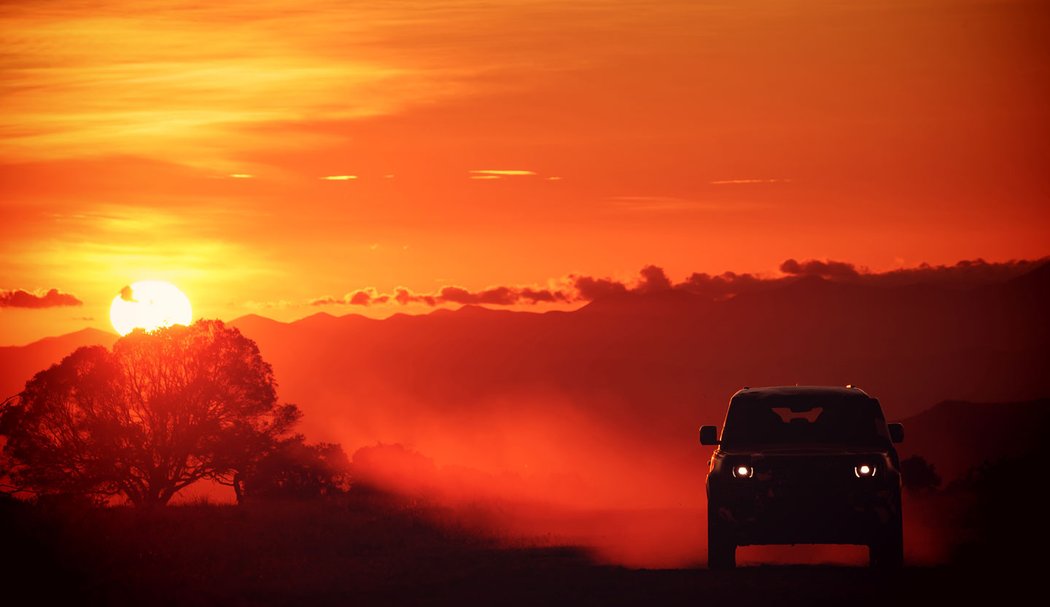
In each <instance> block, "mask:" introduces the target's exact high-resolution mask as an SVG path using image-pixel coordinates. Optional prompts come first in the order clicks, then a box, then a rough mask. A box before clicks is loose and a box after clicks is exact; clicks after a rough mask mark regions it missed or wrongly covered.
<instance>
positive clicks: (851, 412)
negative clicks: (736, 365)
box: [700, 386, 904, 569]
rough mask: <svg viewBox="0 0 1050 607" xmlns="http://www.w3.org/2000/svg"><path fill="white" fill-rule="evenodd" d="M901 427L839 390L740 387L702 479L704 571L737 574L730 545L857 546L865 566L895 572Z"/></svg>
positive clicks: (707, 436)
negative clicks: (865, 550) (864, 551)
mask: <svg viewBox="0 0 1050 607" xmlns="http://www.w3.org/2000/svg"><path fill="white" fill-rule="evenodd" d="M903 440H904V428H903V426H901V425H900V424H887V423H886V419H885V417H884V416H883V413H882V407H881V406H880V405H879V401H878V400H877V399H875V398H872V397H871V396H868V394H867V393H865V392H864V391H863V390H861V389H859V388H856V387H853V386H846V387H845V388H842V387H824V386H780V387H768V388H744V389H742V390H739V391H737V393H736V394H734V395H733V398H732V399H731V400H730V402H729V410H728V412H727V413H726V418H725V424H724V425H723V428H722V434H721V437H719V435H718V428H717V427H715V426H704V427H702V428H701V429H700V442H701V444H704V445H717V448H716V449H715V451H714V453H713V454H712V455H711V460H710V464H709V469H708V474H707V522H708V527H707V545H708V565H709V567H711V568H712V569H722V568H731V567H735V566H736V548H737V546H749V545H756V544H859V545H866V546H868V547H869V555H870V561H871V564H872V566H880V567H899V566H900V565H901V564H902V562H903V555H904V538H903V531H902V519H901V478H900V472H899V469H900V461H899V458H898V456H897V450H896V449H895V448H894V447H893V444H894V443H899V442H901V441H903Z"/></svg>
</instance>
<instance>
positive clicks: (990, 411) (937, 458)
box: [900, 398, 1050, 485]
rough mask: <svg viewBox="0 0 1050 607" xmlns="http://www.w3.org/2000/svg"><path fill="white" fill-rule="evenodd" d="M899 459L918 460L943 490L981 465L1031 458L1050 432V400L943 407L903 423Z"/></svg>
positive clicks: (941, 405) (949, 403) (942, 405)
mask: <svg viewBox="0 0 1050 607" xmlns="http://www.w3.org/2000/svg"><path fill="white" fill-rule="evenodd" d="M904 428H905V438H906V440H905V442H904V443H903V444H902V445H901V448H900V453H901V456H902V457H907V456H909V455H921V456H923V457H924V458H926V460H927V461H928V462H930V463H932V464H933V465H934V466H935V467H936V469H937V472H938V474H940V475H941V478H942V479H943V480H944V483H945V484H946V485H947V484H948V483H950V482H951V481H953V480H956V479H958V478H960V477H962V476H963V475H965V474H966V473H967V472H968V471H969V470H971V469H972V468H974V467H976V466H979V465H981V464H982V463H984V462H986V461H995V460H1000V459H1012V458H1016V457H1020V456H1023V455H1029V454H1032V453H1035V452H1036V451H1037V450H1040V449H1041V445H1042V444H1043V443H1044V442H1045V438H1046V431H1047V428H1050V399H1045V398H1044V399H1040V400H1035V401H1029V402H1023V403H992V404H987V403H966V402H944V403H940V404H938V405H936V406H934V407H932V408H930V409H929V410H927V411H923V412H922V413H919V414H918V415H915V416H914V417H910V418H908V419H906V420H904Z"/></svg>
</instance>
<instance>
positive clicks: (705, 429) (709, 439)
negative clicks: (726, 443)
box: [700, 426, 718, 445]
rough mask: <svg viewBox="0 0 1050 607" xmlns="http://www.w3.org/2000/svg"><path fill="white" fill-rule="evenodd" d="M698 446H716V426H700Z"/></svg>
mask: <svg viewBox="0 0 1050 607" xmlns="http://www.w3.org/2000/svg"><path fill="white" fill-rule="evenodd" d="M700 444H701V445H717V444H718V426H700Z"/></svg>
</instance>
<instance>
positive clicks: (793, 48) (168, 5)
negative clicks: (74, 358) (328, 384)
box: [0, 0, 1050, 344]
mask: <svg viewBox="0 0 1050 607" xmlns="http://www.w3.org/2000/svg"><path fill="white" fill-rule="evenodd" d="M1047 40H1050V8H1048V5H1047V3H1046V2H1043V1H1040V0H1036V1H1032V2H1026V1H1009V0H1002V1H979V0H970V1H964V0H884V1H875V2H841V1H837V0H836V1H831V0H810V1H807V2H787V1H784V0H725V1H721V2H709V1H699V0H688V1H686V0H683V1H664V2H649V1H646V2H642V1H638V2H634V1H608V0H606V1H601V0H591V1H587V0H583V1H577V2H572V3H567V2H550V1H540V0H517V1H512V0H503V1H498V2H484V1H478V2H450V1H442V0H428V1H399V2H389V1H386V2H339V1H335V0H332V1H314V2H310V1H303V0H253V1H252V2H241V1H239V0H238V1H226V2H200V3H190V2H175V1H166V0H143V1H138V2H126V3H118V2H90V1H71V0H55V1H50V0H49V1H37V0H25V1H21V2H7V3H4V4H3V5H2V6H0V213H2V216H0V217H2V221H0V236H2V239H0V248H2V254H0V290H2V291H3V292H4V293H5V294H6V295H5V296H4V299H3V301H4V302H13V301H16V300H18V297H15V295H16V294H17V293H14V292H16V291H17V290H24V291H27V292H29V293H30V294H33V295H35V296H38V297H36V298H35V299H33V298H29V299H32V300H33V301H35V302H37V304H32V302H31V305H36V307H25V306H22V305H14V304H11V305H9V304H8V303H5V304H4V306H3V307H2V309H0V344H18V343H25V342H28V341H31V340H34V339H39V338H41V337H44V336H47V335H58V334H62V333H66V332H69V331H74V330H77V329H80V328H83V327H86V326H94V327H98V328H103V329H107V330H110V329H111V327H110V324H109V318H108V308H109V303H110V300H111V299H112V298H113V297H114V296H115V295H116V294H117V293H118V292H119V291H120V289H121V287H123V286H124V285H126V284H129V283H131V282H134V281H137V280H146V279H162V280H168V281H171V282H173V283H175V284H176V285H178V286H179V287H180V288H181V289H183V290H184V291H185V292H186V293H187V295H188V296H189V297H190V299H191V301H192V302H193V305H194V315H195V316H198V317H200V316H204V317H218V318H223V319H227V320H229V319H233V318H236V317H238V316H241V315H244V314H248V313H259V314H263V315H265V316H269V317H273V318H277V319H281V320H289V319H294V318H299V317H302V316H306V315H309V314H313V313H316V312H318V311H321V310H324V311H328V312H331V313H335V314H345V313H348V312H358V313H364V314H368V315H372V316H378V317H382V316H386V315H389V314H391V313H394V312H397V311H408V312H422V311H425V310H426V309H428V308H427V307H426V306H425V305H423V304H413V305H409V306H402V305H400V304H397V303H395V302H394V301H393V300H391V301H389V302H386V303H382V304H379V305H371V306H367V307H365V306H359V305H349V304H345V305H344V304H335V305H326V306H317V305H311V302H315V303H316V302H317V300H322V301H328V302H331V301H334V300H343V298H345V297H346V295H347V294H350V293H353V292H355V291H358V290H367V289H376V293H379V294H382V293H387V294H392V293H395V289H396V288H397V287H404V288H405V289H407V290H408V291H410V292H412V293H417V294H418V293H423V294H425V293H432V292H435V291H438V290H439V289H441V288H442V287H444V286H448V285H456V286H461V287H463V288H464V289H467V290H480V289H484V288H487V287H491V286H502V285H509V286H531V287H537V288H542V287H547V286H550V285H556V284H560V283H559V281H563V280H565V278H566V277H567V276H569V275H572V274H587V275H593V276H610V277H617V278H624V277H632V276H635V275H636V274H637V272H638V270H639V269H640V268H641V267H643V266H645V265H647V264H657V265H659V266H661V267H663V268H665V269H666V270H667V272H668V274H669V275H670V276H672V277H673V278H675V279H680V278H682V277H684V276H685V275H686V274H688V273H690V272H694V271H703V272H710V273H718V272H723V271H726V270H732V271H736V272H757V273H763V274H768V275H776V274H777V272H778V268H779V266H780V264H781V262H783V261H784V260H785V259H787V258H797V259H833V260H843V261H848V262H852V263H856V264H859V265H861V266H864V267H867V268H871V269H872V270H885V269H890V268H896V267H902V266H914V265H917V264H919V263H921V262H929V263H934V264H951V263H954V262H956V261H958V260H960V259H973V258H977V257H982V258H984V259H988V260H996V261H1001V260H1008V259H1014V258H1029V259H1032V258H1038V257H1043V256H1045V255H1047V254H1048V253H1050V246H1048V243H1050V240H1048V238H1047V235H1048V233H1050V230H1048V228H1050V204H1048V202H1050V198H1048V195H1050V179H1048V177H1047V169H1048V167H1050V164H1048V161H1050V128H1048V127H1050V124H1048V123H1050V112H1048V111H1047V107H1048V104H1047V102H1048V88H1050V85H1048V83H1050V69H1048V68H1050V43H1048V42H1047ZM50 289H57V292H56V293H54V294H53V295H52V296H47V295H45V293H46V292H47V291H49V290H50ZM19 297H22V300H25V301H28V299H26V297H28V295H27V294H23V295H22V296H19ZM71 298H75V300H74V299H71ZM326 298H327V299H326ZM71 301H80V302H82V305H79V306H75V305H74V306H70V305H45V304H49V303H70V302H71ZM522 307H523V308H525V307H527V308H528V309H545V308H543V306H540V307H533V306H522Z"/></svg>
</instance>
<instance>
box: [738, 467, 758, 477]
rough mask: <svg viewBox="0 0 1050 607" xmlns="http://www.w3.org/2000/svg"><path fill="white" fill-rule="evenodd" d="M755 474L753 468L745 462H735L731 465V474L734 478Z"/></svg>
mask: <svg viewBox="0 0 1050 607" xmlns="http://www.w3.org/2000/svg"><path fill="white" fill-rule="evenodd" d="M754 474H755V469H754V468H752V467H751V466H748V465H747V464H737V465H735V466H733V476H735V477H736V478H751V477H752V476H753V475H754Z"/></svg>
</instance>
